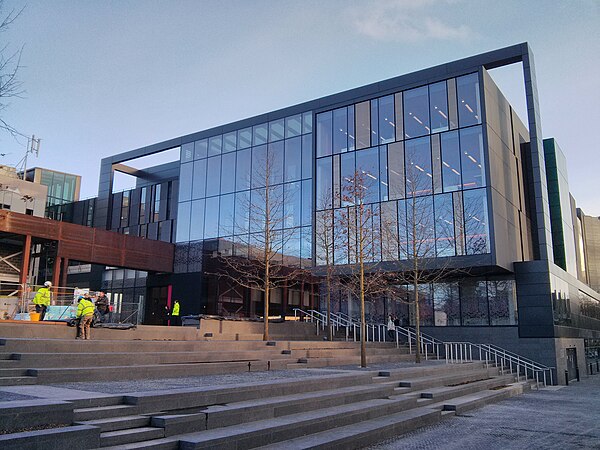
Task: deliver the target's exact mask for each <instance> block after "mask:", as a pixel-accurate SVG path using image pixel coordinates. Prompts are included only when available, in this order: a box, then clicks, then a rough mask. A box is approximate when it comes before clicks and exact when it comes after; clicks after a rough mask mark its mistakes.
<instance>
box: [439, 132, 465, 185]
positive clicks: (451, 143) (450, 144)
mask: <svg viewBox="0 0 600 450" xmlns="http://www.w3.org/2000/svg"><path fill="white" fill-rule="evenodd" d="M441 138H442V139H441V140H442V184H443V186H444V192H452V191H457V190H459V189H460V188H461V185H462V181H461V176H460V148H459V145H458V132H456V131H452V132H450V133H443V134H441Z"/></svg>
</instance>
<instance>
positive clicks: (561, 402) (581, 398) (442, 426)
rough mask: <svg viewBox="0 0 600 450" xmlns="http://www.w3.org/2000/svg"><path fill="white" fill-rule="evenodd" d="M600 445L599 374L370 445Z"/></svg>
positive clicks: (563, 449) (387, 448) (490, 448)
mask: <svg viewBox="0 0 600 450" xmlns="http://www.w3.org/2000/svg"><path fill="white" fill-rule="evenodd" d="M396 449H402V450H410V449H423V450H424V449H427V450H430V449H448V450H481V449H487V450H494V449H502V450H507V449H514V450H524V449H527V450H532V449H545V450H548V449H557V450H558V449H560V450H570V449H600V375H593V376H592V377H589V378H585V379H582V380H581V382H573V383H571V384H570V385H569V386H568V387H567V386H553V387H549V388H546V389H541V390H540V391H531V392H527V393H525V394H523V395H520V396H517V397H512V398H510V399H508V400H503V401H501V402H498V403H495V404H492V405H488V406H484V407H483V408H480V409H475V410H472V411H469V412H468V413H467V414H465V415H459V416H452V417H449V418H448V419H446V420H443V421H442V422H440V423H438V424H436V425H432V426H428V427H424V428H422V429H420V430H419V431H415V432H412V433H408V434H405V435H403V436H400V437H398V438H395V439H390V440H387V441H385V442H382V443H380V444H377V445H373V446H370V447H368V450H396Z"/></svg>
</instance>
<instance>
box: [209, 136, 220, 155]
mask: <svg viewBox="0 0 600 450" xmlns="http://www.w3.org/2000/svg"><path fill="white" fill-rule="evenodd" d="M222 146H223V140H222V136H220V135H219V136H213V137H211V138H209V139H208V156H215V155H220V154H221V149H222Z"/></svg>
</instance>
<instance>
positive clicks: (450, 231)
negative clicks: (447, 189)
mask: <svg viewBox="0 0 600 450" xmlns="http://www.w3.org/2000/svg"><path fill="white" fill-rule="evenodd" d="M434 203H435V236H436V256H438V257H440V256H454V255H455V254H456V250H455V239H454V207H453V205H452V194H441V195H436V196H434Z"/></svg>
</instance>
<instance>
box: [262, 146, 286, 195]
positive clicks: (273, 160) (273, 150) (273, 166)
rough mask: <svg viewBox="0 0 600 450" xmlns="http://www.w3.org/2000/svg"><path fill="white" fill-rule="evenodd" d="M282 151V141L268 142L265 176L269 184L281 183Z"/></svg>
mask: <svg viewBox="0 0 600 450" xmlns="http://www.w3.org/2000/svg"><path fill="white" fill-rule="evenodd" d="M283 152H284V148H283V141H278V142H272V143H270V144H269V147H268V155H267V157H268V161H267V166H268V169H267V173H266V176H268V177H269V180H268V181H269V184H270V185H273V184H279V183H283Z"/></svg>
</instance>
